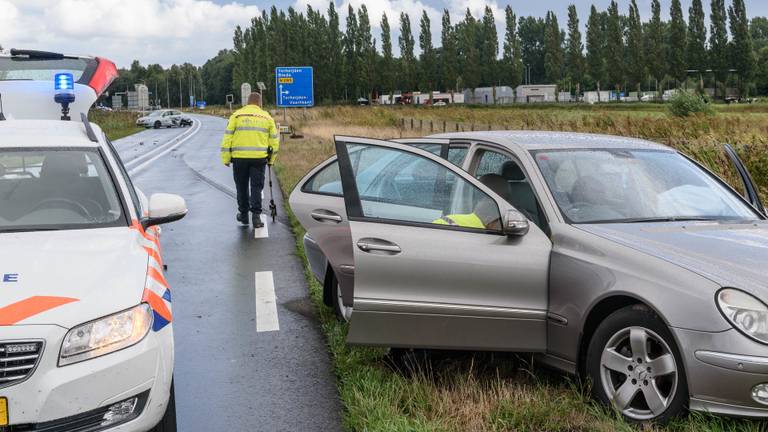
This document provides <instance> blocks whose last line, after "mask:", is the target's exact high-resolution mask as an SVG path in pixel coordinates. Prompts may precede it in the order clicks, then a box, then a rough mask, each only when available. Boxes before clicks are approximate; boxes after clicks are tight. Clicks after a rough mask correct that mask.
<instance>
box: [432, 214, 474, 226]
mask: <svg viewBox="0 0 768 432" xmlns="http://www.w3.org/2000/svg"><path fill="white" fill-rule="evenodd" d="M432 223H433V224H438V225H452V226H460V227H463V228H485V224H484V223H483V221H482V220H480V217H478V216H477V215H476V214H474V213H470V214H452V215H445V216H443V217H441V218H440V219H437V220H435V221H433V222H432Z"/></svg>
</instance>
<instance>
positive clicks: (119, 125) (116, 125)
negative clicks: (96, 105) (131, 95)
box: [88, 110, 144, 141]
mask: <svg viewBox="0 0 768 432" xmlns="http://www.w3.org/2000/svg"><path fill="white" fill-rule="evenodd" d="M88 117H89V119H90V121H91V122H93V123H96V124H97V125H99V126H100V127H101V129H102V130H103V131H104V133H105V134H107V138H109V139H110V141H115V140H118V139H120V138H124V137H127V136H128V135H133V134H135V133H136V132H140V131H142V130H144V128H141V127H138V126H136V113H132V112H127V111H98V110H92V111H91V112H90V113H89V114H88Z"/></svg>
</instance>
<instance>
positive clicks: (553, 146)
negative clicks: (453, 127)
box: [431, 131, 673, 151]
mask: <svg viewBox="0 0 768 432" xmlns="http://www.w3.org/2000/svg"><path fill="white" fill-rule="evenodd" d="M431 138H449V139H451V138H452V139H474V140H483V141H492V142H495V143H498V144H501V145H505V146H507V147H516V148H517V149H519V150H523V151H531V150H558V149H635V150H666V151H673V149H672V148H670V147H667V146H665V145H662V144H658V143H655V142H653V141H648V140H644V139H638V138H628V137H619V136H613V135H601V134H588V133H579V132H547V131H485V132H453V133H445V134H438V135H432V136H431Z"/></svg>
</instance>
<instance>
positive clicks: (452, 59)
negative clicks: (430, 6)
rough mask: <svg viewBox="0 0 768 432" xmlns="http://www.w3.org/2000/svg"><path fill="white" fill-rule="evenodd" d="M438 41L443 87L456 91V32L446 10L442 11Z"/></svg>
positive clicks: (457, 61)
mask: <svg viewBox="0 0 768 432" xmlns="http://www.w3.org/2000/svg"><path fill="white" fill-rule="evenodd" d="M440 41H441V43H442V45H443V47H442V50H441V55H440V65H441V66H442V81H443V85H444V86H445V87H447V88H449V89H450V90H451V95H453V91H454V90H455V89H457V83H456V78H457V65H458V64H459V58H458V54H457V46H456V32H455V30H454V28H453V25H451V14H450V12H448V9H444V10H443V18H442V31H441V33H440Z"/></svg>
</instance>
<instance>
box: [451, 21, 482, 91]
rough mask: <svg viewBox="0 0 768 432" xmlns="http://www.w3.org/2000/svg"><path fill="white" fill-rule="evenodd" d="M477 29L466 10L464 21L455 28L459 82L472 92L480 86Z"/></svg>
mask: <svg viewBox="0 0 768 432" xmlns="http://www.w3.org/2000/svg"><path fill="white" fill-rule="evenodd" d="M478 27H479V25H478V22H477V20H476V19H475V18H474V17H473V16H472V13H471V12H470V11H469V9H468V8H467V12H466V14H465V16H464V20H463V21H461V22H459V23H458V24H457V26H456V40H457V48H458V50H457V51H458V58H459V73H460V75H459V77H460V80H461V82H462V83H463V84H464V85H465V86H466V87H467V88H470V89H472V91H474V89H475V88H476V87H478V86H479V85H480V80H481V69H480V67H481V65H480V53H479V48H478V47H479V33H480V31H479V29H478Z"/></svg>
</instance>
